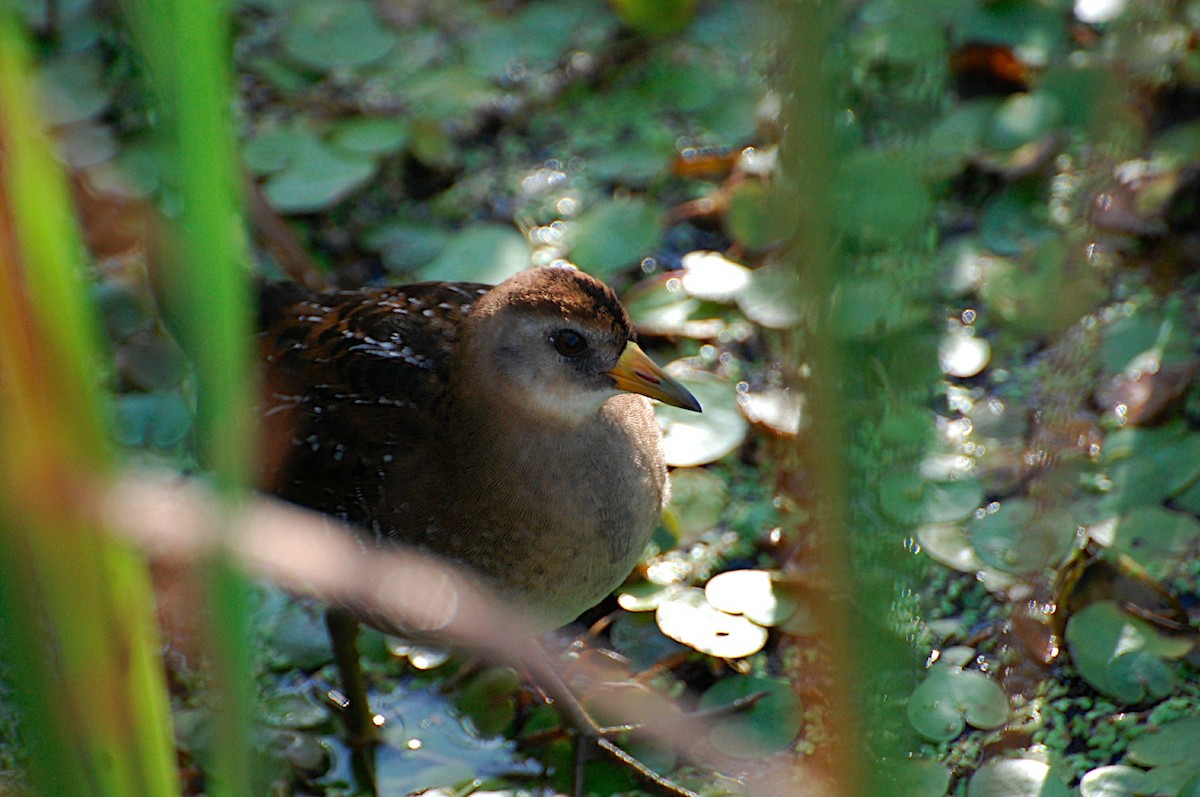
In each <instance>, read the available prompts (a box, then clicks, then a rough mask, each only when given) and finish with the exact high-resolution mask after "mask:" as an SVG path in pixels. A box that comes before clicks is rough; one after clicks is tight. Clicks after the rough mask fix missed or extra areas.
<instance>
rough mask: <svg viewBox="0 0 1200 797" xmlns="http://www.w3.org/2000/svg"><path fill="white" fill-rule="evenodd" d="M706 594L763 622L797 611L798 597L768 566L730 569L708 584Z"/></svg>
mask: <svg viewBox="0 0 1200 797" xmlns="http://www.w3.org/2000/svg"><path fill="white" fill-rule="evenodd" d="M704 595H705V597H706V598H708V602H709V603H710V604H712V605H713V607H714V608H717V609H720V610H721V611H723V612H729V613H730V614H740V615H742V616H744V617H746V618H748V619H750V620H753V621H754V622H756V623H758V624H759V625H763V626H767V627H771V626H776V625H779V624H780V623H782V622H783V621H784V620H786V619H788V618H789V617H791V616H792V613H793V612H795V611H796V600H795V598H793V597H792V596H791V595H788V594H787V592H786V591H785V590H784V589H783V588H782V587H780V586H779V585H778V584H776V583H775V582H774V577H773V576H772V574H771V573H769V572H767V571H766V570H726V571H725V572H724V573H718V574H717V575H715V576H713V577H712V578H710V579H709V580H708V583H707V584H705V585H704Z"/></svg>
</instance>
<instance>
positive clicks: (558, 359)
mask: <svg viewBox="0 0 1200 797" xmlns="http://www.w3.org/2000/svg"><path fill="white" fill-rule="evenodd" d="M257 344H258V349H259V359H260V364H261V372H262V388H261V396H262V398H261V406H260V410H259V412H260V417H261V428H262V430H263V435H262V436H263V444H264V445H263V448H264V451H265V452H266V453H265V461H264V464H263V485H264V487H265V489H266V490H267V491H269V492H271V493H274V494H275V495H277V496H278V497H280V498H283V499H284V500H286V501H289V502H292V503H295V504H299V505H302V506H305V507H308V508H310V509H315V510H317V511H320V512H323V513H326V514H329V515H332V516H334V517H336V518H338V519H339V520H342V521H346V522H347V523H349V524H351V525H352V526H353V527H355V528H357V529H360V535H361V538H362V539H363V540H364V542H366V543H368V544H378V545H382V546H386V545H388V544H391V543H401V544H405V545H410V546H414V547H416V548H418V549H420V550H423V551H425V552H428V553H431V554H433V555H435V556H438V557H441V558H444V559H446V560H448V561H449V562H451V563H452V564H455V565H458V566H460V567H462V568H465V570H466V571H467V572H468V573H470V574H472V575H473V576H477V577H478V578H480V579H481V580H482V581H483V582H484V583H485V584H486V585H487V586H488V587H490V588H491V589H492V590H493V591H494V592H495V593H496V594H497V595H498V596H500V597H501V598H503V599H505V600H509V601H512V602H513V604H514V605H515V606H517V607H520V609H521V610H522V611H524V612H526V613H527V616H528V617H529V618H530V619H531V620H532V622H533V626H534V627H535V628H539V629H545V630H549V629H551V628H555V627H558V626H561V625H563V624H565V623H568V622H570V621H572V620H574V619H576V618H577V617H578V616H579V615H580V614H581V613H582V612H584V611H586V610H587V609H590V608H591V607H592V606H594V605H596V604H597V603H599V602H600V601H601V600H602V599H603V598H604V597H605V596H606V595H608V594H609V593H610V592H612V591H613V589H615V588H616V587H617V586H618V585H619V584H620V583H621V582H622V581H623V580H624V579H625V578H626V577H627V576H628V575H629V573H630V572H631V571H632V570H633V568H634V567H635V566H636V564H637V561H638V559H639V558H640V556H641V554H642V552H643V549H644V547H645V545H646V543H647V541H648V540H649V538H650V536H651V534H652V533H653V531H654V529H655V527H656V525H657V522H658V519H659V517H660V514H661V512H662V509H663V506H664V504H665V502H666V501H667V499H668V480H667V468H666V464H665V461H664V455H663V446H662V434H661V430H660V427H659V425H658V423H657V421H656V418H655V415H654V412H653V409H652V406H651V402H650V400H649V399H651V398H652V399H657V400H659V401H662V402H665V403H667V404H670V405H673V406H676V407H682V408H684V409H688V410H693V411H697V412H699V411H700V409H701V408H700V405H699V403H698V402H697V401H696V399H695V397H694V396H693V395H692V394H691V393H690V392H689V391H688V390H687V389H686V388H685V387H684V386H683V385H681V384H680V383H679V382H678V381H676V380H675V379H672V378H671V377H670V376H669V375H667V373H666V372H665V371H664V370H663V369H662V368H660V367H659V366H658V365H656V364H655V363H654V362H653V361H652V360H651V359H650V358H649V357H648V356H647V355H646V354H645V353H644V352H643V351H642V350H641V348H639V346H638V344H637V342H636V334H635V332H634V328H633V325H632V323H631V321H630V319H629V315H628V314H627V313H626V311H625V309H624V308H623V307H622V306H621V303H620V301H619V300H618V299H617V296H616V294H615V293H614V292H613V291H612V289H611V288H609V287H608V286H607V285H605V284H604V283H602V282H600V281H599V280H597V279H595V278H593V277H591V276H589V275H587V274H585V273H584V272H582V271H579V270H577V269H575V268H573V267H536V268H530V269H527V270H524V271H521V272H519V273H517V274H516V275H514V276H512V277H511V278H509V279H507V280H505V281H503V282H501V283H500V284H498V285H495V286H491V285H486V284H481V283H473V282H422V283H416V284H409V285H398V286H392V287H380V288H361V289H354V290H338V291H331V292H313V291H311V290H309V289H307V288H304V287H302V286H300V285H298V284H296V283H292V282H270V281H264V282H261V283H259V287H258V332H257Z"/></svg>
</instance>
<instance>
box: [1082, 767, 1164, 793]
mask: <svg viewBox="0 0 1200 797" xmlns="http://www.w3.org/2000/svg"><path fill="white" fill-rule="evenodd" d="M1145 781H1146V773H1145V772H1144V771H1143V770H1140V769H1137V768H1135V767H1127V766H1122V765H1113V766H1107V767H1097V768H1096V769H1093V770H1091V771H1090V772H1087V773H1085V774H1084V776H1083V778H1082V779H1081V780H1080V781H1079V795H1080V797H1137V795H1139V794H1148V793H1152V792H1147V791H1145V788H1144V786H1145Z"/></svg>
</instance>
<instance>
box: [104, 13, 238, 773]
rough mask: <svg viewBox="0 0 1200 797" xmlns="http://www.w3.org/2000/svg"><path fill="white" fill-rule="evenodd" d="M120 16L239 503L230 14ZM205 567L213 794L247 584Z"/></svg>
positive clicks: (225, 743) (230, 742)
mask: <svg viewBox="0 0 1200 797" xmlns="http://www.w3.org/2000/svg"><path fill="white" fill-rule="evenodd" d="M127 10H128V12H129V19H130V23H131V26H132V27H133V29H134V31H135V36H136V39H137V42H138V44H139V47H140V48H141V50H142V52H143V54H144V57H145V60H146V63H147V66H148V69H149V74H150V78H151V82H152V84H153V87H154V89H155V95H156V97H157V100H158V110H159V116H158V118H159V119H160V120H161V126H160V129H159V133H160V135H161V136H162V137H163V143H164V145H165V146H164V147H162V150H163V151H164V152H165V153H166V156H167V157H168V158H169V159H170V168H169V169H165V170H164V171H165V172H167V173H169V174H171V175H173V176H174V177H175V180H176V182H175V183H174V185H173V186H172V188H173V189H174V190H175V191H176V192H177V193H178V198H179V207H180V208H181V211H180V213H179V217H178V218H177V219H176V220H175V221H176V222H177V227H176V230H175V234H174V236H173V237H174V243H175V246H174V248H173V252H174V256H173V257H172V260H171V262H170V263H158V264H155V268H157V269H158V270H159V271H160V273H159V277H160V279H161V281H162V283H163V284H164V287H165V288H166V291H167V293H168V294H169V296H170V302H171V305H172V308H173V310H174V312H173V315H174V321H175V324H176V329H175V332H176V334H177V335H178V336H179V338H180V342H181V343H182V344H183V346H184V348H185V349H186V350H187V351H188V353H189V355H190V356H191V358H192V361H193V364H194V366H195V370H196V377H197V385H198V403H199V407H200V417H199V418H198V420H197V430H198V437H199V443H200V448H201V452H200V453H201V457H202V459H203V461H204V463H205V465H206V467H207V468H208V469H209V471H210V472H211V474H212V476H213V478H214V480H215V481H216V483H217V485H218V486H219V487H220V488H221V490H222V492H223V493H224V495H225V497H226V498H227V499H228V500H231V501H236V500H237V499H238V497H239V491H240V489H241V488H242V486H243V485H244V484H245V483H246V481H247V477H248V475H249V471H250V463H252V462H253V461H254V455H253V447H252V441H253V439H254V434H253V427H252V417H251V415H250V408H251V407H252V406H253V400H252V397H251V382H250V371H249V368H248V364H249V354H250V348H249V347H250V341H251V327H250V320H249V319H250V296H249V291H248V281H247V278H246V269H245V264H246V256H245V238H244V235H243V232H242V214H241V206H240V202H239V196H238V188H239V186H240V173H239V171H238V167H237V160H236V157H235V147H234V140H233V135H232V123H231V120H230V112H229V109H230V107H231V103H232V95H231V91H230V85H231V81H230V77H229V69H230V64H229V61H230V57H229V41H228V24H229V20H228V13H227V12H228V7H227V5H226V4H225V3H221V2H200V3H197V2H191V1H190V0H171V1H170V2H148V1H146V0H132V1H131V2H130V3H129V4H128V6H127ZM208 564H209V572H208V585H209V591H208V593H209V600H210V609H211V611H210V612H209V616H210V617H211V619H212V622H211V625H210V627H209V629H208V630H209V639H208V643H209V653H210V654H211V662H212V666H211V670H210V674H211V676H212V681H213V684H214V686H215V690H216V697H215V700H216V705H217V707H218V708H217V712H216V714H215V716H214V721H215V722H216V724H217V733H216V739H217V749H216V751H215V752H216V758H215V761H216V764H215V766H216V770H217V771H216V772H215V773H213V774H214V776H215V784H214V785H215V787H216V789H215V790H216V792H217V793H220V794H242V793H245V792H246V790H247V788H248V786H247V784H248V783H249V774H250V772H249V750H250V745H249V743H248V737H249V711H250V706H251V705H252V681H251V671H252V669H251V664H252V651H251V647H250V642H249V633H248V629H247V621H246V618H247V616H248V613H249V612H248V606H247V585H246V581H245V578H244V577H243V576H242V575H241V573H240V571H239V570H238V569H237V568H236V567H234V566H233V565H232V564H231V563H230V562H229V561H228V560H226V559H224V558H221V557H220V556H218V557H217V558H216V559H214V560H213V561H211V562H209V563H208Z"/></svg>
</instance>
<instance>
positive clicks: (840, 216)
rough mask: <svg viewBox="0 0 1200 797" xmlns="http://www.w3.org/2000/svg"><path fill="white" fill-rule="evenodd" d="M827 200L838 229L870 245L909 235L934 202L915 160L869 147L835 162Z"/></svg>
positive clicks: (878, 244) (882, 243)
mask: <svg viewBox="0 0 1200 797" xmlns="http://www.w3.org/2000/svg"><path fill="white" fill-rule="evenodd" d="M831 201H832V203H833V207H834V214H833V216H834V219H835V220H836V221H837V222H838V227H839V231H840V232H843V233H845V234H847V235H850V236H853V237H855V238H857V239H859V240H860V241H861V242H862V243H863V244H865V245H868V246H882V245H886V244H887V243H888V242H890V241H894V240H896V239H898V238H904V237H905V236H908V235H912V234H913V233H915V232H916V230H917V229H918V228H920V227H921V226H923V225H925V224H926V223H928V221H929V214H930V213H931V211H932V206H933V203H932V199H931V198H930V196H929V192H928V189H927V188H926V185H925V183H924V181H922V180H921V177H920V174H919V172H918V171H917V165H916V158H914V157H905V156H903V155H901V154H898V153H895V152H874V151H867V150H859V151H858V152H857V153H856V154H855V155H853V156H851V157H849V158H847V159H845V160H843V161H842V162H840V163H839V165H838V172H837V174H835V175H834V190H833V196H832V197H831ZM893 298H895V295H894V294H893Z"/></svg>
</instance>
